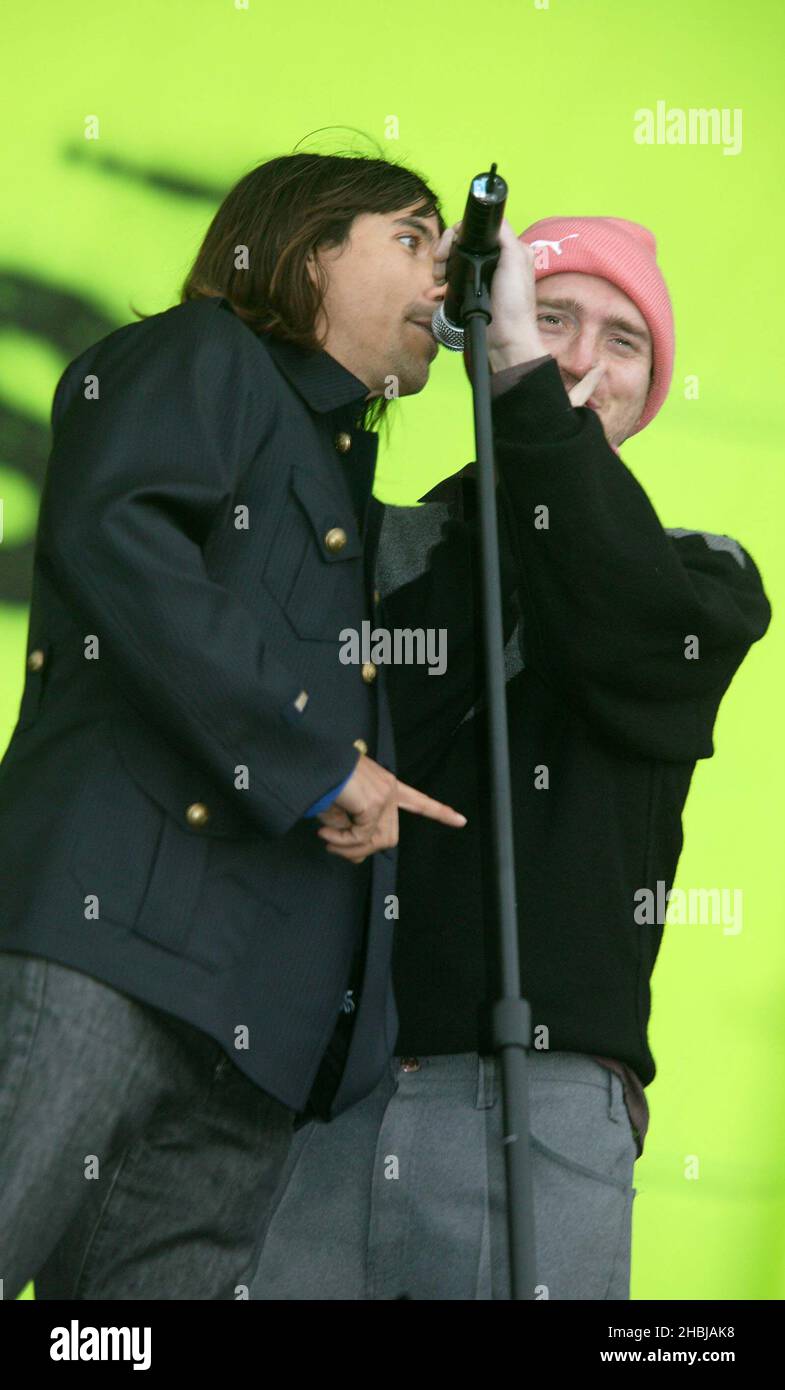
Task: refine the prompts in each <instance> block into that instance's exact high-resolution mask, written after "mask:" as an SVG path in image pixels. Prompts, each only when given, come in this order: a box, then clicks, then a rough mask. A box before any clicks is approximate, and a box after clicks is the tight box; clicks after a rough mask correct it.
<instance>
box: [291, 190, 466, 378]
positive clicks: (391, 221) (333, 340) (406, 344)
mask: <svg viewBox="0 0 785 1390" xmlns="http://www.w3.org/2000/svg"><path fill="white" fill-rule="evenodd" d="M438 239H439V223H438V219H437V218H436V217H435V216H430V217H423V216H422V214H420V215H415V213H414V205H413V206H412V207H411V208H404V209H403V210H401V211H398V212H389V213H376V212H371V213H360V214H359V215H358V216H357V217H355V219H354V222H353V223H352V225H351V228H350V232H349V238H348V241H347V242H346V243H345V244H344V245H343V246H339V247H334V248H331V249H328V250H324V249H320V250H319V251H318V253H317V254H318V258H319V260H320V262H321V264H322V266H323V267H324V270H325V271H326V274H327V280H328V285H327V290H326V292H325V296H324V301H323V309H322V312H321V314H320V315H319V317H318V319H317V324H316V327H317V331H318V332H320V333H321V332H322V331H323V329H324V328H325V327H326V328H327V337H326V340H325V342H324V348H325V351H326V352H329V354H330V356H331V357H334V358H335V359H336V361H337V362H340V363H341V365H342V366H343V367H346V369H347V371H350V372H352V373H353V374H354V376H356V377H359V379H360V381H364V382H365V383H366V385H367V386H368V388H369V392H370V394H372V395H381V394H383V393H384V391H385V389H387V390H388V391H390V390H392V391H393V392H394V393H395V394H397V395H401V396H409V395H412V394H413V393H414V392H416V391H422V389H423V387H424V386H425V385H426V383H427V381H428V373H429V371H430V366H431V362H432V361H433V359H434V357H435V356H436V353H437V351H438V344H437V342H436V340H435V338H434V337H433V335H432V333H431V331H430V321H431V315H432V314H433V311H434V309H435V308H436V307H437V305H438V304H439V303H440V302H441V301H442V299H443V298H444V296H445V293H446V287H445V286H444V285H435V284H434V278H433V247H434V246H435V244H436V242H437V241H438ZM309 273H310V274H311V277H312V279H314V278H315V273H316V272H315V268H314V267H313V265H312V264H310V265H309ZM325 315H326V316H325ZM418 319H419V320H420V321H421V322H423V323H425V324H426V325H427V327H426V328H419V327H417V324H416V322H415V321H416V320H418ZM390 377H394V378H396V380H395V381H393V382H392V383H390V382H389V381H388V378H390Z"/></svg>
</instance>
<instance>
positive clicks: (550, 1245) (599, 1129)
mask: <svg viewBox="0 0 785 1390" xmlns="http://www.w3.org/2000/svg"><path fill="white" fill-rule="evenodd" d="M529 1083H530V1084H529V1105H530V1132H531V1152H532V1162H533V1188H534V1224H535V1233H536V1277H537V1281H538V1284H539V1285H540V1286H541V1291H539V1292H538V1296H540V1297H543V1298H556V1299H628V1298H629V1288H630V1243H631V1225H632V1204H633V1198H634V1196H635V1189H634V1188H633V1186H632V1176H633V1166H634V1163H635V1159H636V1155H637V1148H636V1144H635V1139H634V1136H633V1132H632V1126H631V1123H630V1119H629V1116H628V1114H627V1108H626V1105H625V1102H624V1091H623V1087H622V1083H621V1080H620V1078H619V1077H618V1076H617V1075H616V1073H615V1072H613V1071H611V1070H610V1069H609V1068H607V1067H602V1066H600V1064H599V1063H598V1062H594V1061H592V1060H591V1058H589V1057H585V1056H582V1055H579V1054H576V1053H570V1052H552V1053H547V1052H532V1053H530V1054H529ZM501 1139H502V1105H501V1096H500V1092H499V1077H498V1064H497V1062H496V1059H495V1058H494V1057H492V1056H487V1057H486V1056H478V1055H477V1054H476V1053H462V1054H458V1055H453V1056H429V1057H419V1058H414V1059H401V1058H395V1059H393V1061H392V1063H391V1065H390V1069H389V1074H388V1075H387V1076H386V1077H385V1078H384V1079H383V1081H382V1083H381V1084H380V1085H379V1086H378V1087H377V1088H376V1090H375V1091H374V1092H373V1093H372V1094H371V1095H370V1096H368V1097H367V1098H366V1099H365V1100H363V1101H360V1102H359V1104H357V1105H355V1106H353V1107H352V1108H351V1109H350V1110H348V1111H346V1112H345V1113H344V1114H343V1115H341V1116H339V1117H338V1118H337V1119H335V1120H332V1121H330V1122H329V1123H324V1122H322V1121H319V1120H314V1121H310V1122H309V1123H308V1124H306V1125H303V1126H302V1127H299V1128H297V1129H296V1131H295V1135H294V1139H293V1142H292V1145H291V1148H290V1150H289V1155H288V1158H287V1162H286V1166H285V1170H284V1174H283V1177H282V1179H281V1182H280V1184H279V1188H278V1191H277V1193H276V1196H275V1199H274V1204H273V1208H272V1215H271V1218H270V1221H269V1224H268V1227H267V1230H266V1233H265V1237H264V1242H263V1245H262V1249H261V1258H260V1260H259V1265H258V1267H257V1270H256V1274H255V1276H254V1278H253V1281H252V1285H251V1297H252V1298H254V1299H260V1300H272V1299H396V1298H400V1297H401V1295H406V1296H407V1297H409V1298H412V1299H436V1300H441V1299H508V1298H509V1293H510V1290H509V1267H508V1260H507V1241H506V1224H505V1222H506V1218H505V1211H506V1196H505V1177H504V1158H503V1152H502V1144H501Z"/></svg>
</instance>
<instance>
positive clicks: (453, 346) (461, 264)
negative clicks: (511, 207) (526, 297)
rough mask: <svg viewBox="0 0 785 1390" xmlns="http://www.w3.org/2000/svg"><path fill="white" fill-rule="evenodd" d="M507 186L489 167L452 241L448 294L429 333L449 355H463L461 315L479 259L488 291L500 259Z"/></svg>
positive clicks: (480, 176) (474, 184) (473, 191)
mask: <svg viewBox="0 0 785 1390" xmlns="http://www.w3.org/2000/svg"><path fill="white" fill-rule="evenodd" d="M507 193H508V189H507V184H506V183H505V181H504V179H503V178H502V177H501V174H497V173H496V165H495V164H492V165H491V167H490V169H489V171H488V172H487V173H485V174H477V175H476V176H475V177H474V178H473V179H472V182H471V187H470V188H469V196H468V198H467V200H466V211H465V212H464V214H463V221H462V223H461V230H460V232H459V234H458V236H456V237H455V238H454V240H453V243H452V246H451V247H450V254H449V256H448V258H447V266H446V280H447V293H446V295H445V296H444V299H443V301H442V303H441V304H440V305H439V307H438V309H435V310H434V314H433V318H432V319H431V332H432V333H433V336H434V338H436V340H437V342H440V343H442V345H443V346H444V347H446V348H448V349H449V350H450V352H463V348H464V336H465V335H464V329H463V312H464V299H465V296H466V286H467V281H468V280H471V281H472V282H474V275H475V267H476V265H477V264H478V262H477V261H473V260H472V259H470V258H471V257H472V256H482V257H484V260H483V261H482V264H481V270H480V275H481V283H482V285H484V286H485V288H486V289H487V288H488V286H489V285H490V282H491V279H492V277H493V272H494V270H495V269H496V263H497V261H498V259H499V254H500V248H499V228H500V227H501V224H502V219H503V217H504V207H505V204H506V202H507Z"/></svg>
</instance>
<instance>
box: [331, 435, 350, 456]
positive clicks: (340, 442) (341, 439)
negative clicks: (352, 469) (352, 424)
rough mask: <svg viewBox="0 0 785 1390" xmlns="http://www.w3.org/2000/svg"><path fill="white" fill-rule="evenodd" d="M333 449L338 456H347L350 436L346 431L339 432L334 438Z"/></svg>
mask: <svg viewBox="0 0 785 1390" xmlns="http://www.w3.org/2000/svg"><path fill="white" fill-rule="evenodd" d="M335 447H336V449H337V450H338V453H339V454H348V452H349V450H350V449H351V447H352V436H351V435H350V434H347V432H346V430H340V431H339V433H338V434H336V436H335Z"/></svg>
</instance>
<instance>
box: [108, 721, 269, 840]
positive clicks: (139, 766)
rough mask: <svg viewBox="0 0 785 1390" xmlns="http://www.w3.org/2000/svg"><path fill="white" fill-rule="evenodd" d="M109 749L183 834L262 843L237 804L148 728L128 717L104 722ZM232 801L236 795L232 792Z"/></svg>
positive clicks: (256, 831) (260, 837)
mask: <svg viewBox="0 0 785 1390" xmlns="http://www.w3.org/2000/svg"><path fill="white" fill-rule="evenodd" d="M110 725H111V732H112V739H113V741H114V745H115V748H116V750H117V752H118V754H119V756H120V758H121V760H122V762H123V765H124V766H125V768H126V770H127V771H128V773H129V774H130V776H131V777H132V778H133V779H134V781H135V782H136V783H137V784H138V786H140V787H141V788H142V790H143V791H144V792H146V794H147V795H148V796H149V797H150V798H151V799H152V800H153V801H155V802H157V804H158V805H159V806H160V807H162V808H163V809H164V810H165V811H166V812H168V814H169V815H170V816H172V817H173V819H174V820H175V821H176V822H177V824H178V825H179V826H180V827H181V828H182V829H183V830H185V831H189V832H190V833H192V834H194V835H207V836H210V835H224V836H229V837H230V838H232V839H237V838H240V837H250V838H253V839H257V840H258V839H262V838H264V837H263V836H262V835H261V834H260V831H259V828H258V826H257V825H256V824H255V822H254V821H252V820H251V818H250V816H248V815H246V814H245V812H244V811H243V809H242V806H240V805H239V804H238V805H237V806H235V805H234V804H233V803H232V801H231V799H230V798H229V797H228V796H227V795H226V794H225V793H224V792H223V791H222V790H221V789H220V788H219V787H218V786H217V784H216V782H215V779H214V778H213V777H211V776H210V774H209V773H207V772H205V771H203V770H202V769H201V768H200V767H198V766H197V765H196V764H195V763H189V762H188V761H187V759H186V758H185V757H183V756H181V755H180V754H179V753H177V752H175V751H173V750H172V749H171V748H170V747H169V745H168V744H167V743H165V742H164V740H163V739H162V738H161V736H160V735H159V734H158V733H157V731H156V730H155V729H154V727H153V726H152V725H149V724H146V723H145V722H144V721H143V720H142V719H141V718H140V719H138V720H136V719H135V718H134V717H133V716H132V715H131V714H130V713H129V714H126V713H123V715H122V716H121V717H120V718H116V719H115V718H112V719H111V720H110ZM237 796H238V801H239V799H240V798H241V797H242V792H241V791H238V793H237Z"/></svg>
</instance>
